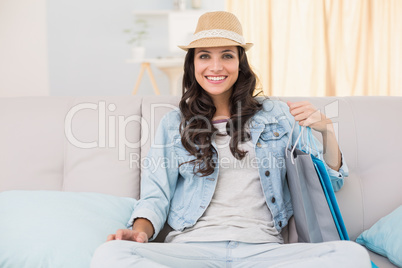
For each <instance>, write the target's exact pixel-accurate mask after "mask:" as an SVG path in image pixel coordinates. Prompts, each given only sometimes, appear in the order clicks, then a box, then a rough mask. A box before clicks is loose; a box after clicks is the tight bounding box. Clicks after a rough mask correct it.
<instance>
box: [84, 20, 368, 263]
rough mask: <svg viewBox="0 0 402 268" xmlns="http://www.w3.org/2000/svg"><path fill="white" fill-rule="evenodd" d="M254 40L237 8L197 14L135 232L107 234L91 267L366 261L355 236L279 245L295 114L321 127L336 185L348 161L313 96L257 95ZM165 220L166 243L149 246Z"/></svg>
mask: <svg viewBox="0 0 402 268" xmlns="http://www.w3.org/2000/svg"><path fill="white" fill-rule="evenodd" d="M251 46H252V44H249V43H245V42H244V38H243V36H242V29H241V25H240V22H239V21H238V20H237V18H236V17H235V16H234V15H233V14H231V13H228V12H211V13H206V14H204V15H203V16H201V17H200V19H199V21H198V25H197V29H196V31H195V34H194V39H193V41H192V42H191V43H190V44H189V45H188V46H182V47H181V48H182V49H184V50H187V51H188V52H187V55H186V59H185V64H184V77H183V97H182V99H181V101H180V105H179V106H180V111H172V112H170V113H169V114H167V115H166V116H165V117H164V118H163V119H162V121H161V123H160V125H159V129H158V131H157V134H156V137H155V143H154V144H153V146H152V148H151V149H150V152H149V154H148V158H150V159H151V160H153V161H149V163H154V166H151V167H149V168H147V169H144V170H143V176H142V183H141V200H139V202H138V204H137V206H136V208H135V210H134V213H133V215H132V219H131V221H132V222H133V227H132V230H130V229H127V230H118V231H117V232H116V234H112V235H109V236H108V238H107V240H108V242H106V243H105V244H103V245H102V246H101V247H100V248H99V249H98V250H97V251H96V253H95V255H94V258H93V261H92V267H232V266H234V267H237V266H239V267H324V266H325V267H331V266H333V267H370V262H369V258H368V254H367V252H366V251H365V250H364V249H363V248H362V247H361V246H359V245H357V244H355V243H353V242H346V241H338V242H328V243H321V244H283V238H282V236H281V230H282V228H283V227H285V226H286V225H287V223H288V220H289V218H290V217H291V216H292V213H293V211H292V206H291V202H290V194H289V189H288V187H287V184H286V179H285V172H286V170H285V166H284V161H283V160H284V151H285V146H286V143H287V141H288V139H289V138H291V139H292V140H293V141H294V140H295V139H296V137H297V135H298V132H297V131H295V132H294V133H291V126H292V124H293V122H294V120H296V121H298V122H299V124H300V125H303V126H310V127H311V128H313V129H315V130H317V131H319V132H321V133H322V134H323V143H324V152H325V153H324V159H325V161H326V163H327V165H328V171H329V174H330V176H331V180H332V181H333V184H334V188H335V189H336V190H338V189H339V188H340V187H341V186H342V184H343V176H345V175H346V174H347V167H346V166H345V163H344V162H343V160H342V157H341V153H340V150H339V147H338V144H337V141H336V138H335V135H334V131H333V126H332V123H331V121H330V120H328V119H326V118H325V116H324V115H323V114H321V113H319V112H318V111H316V110H315V108H314V107H313V106H312V105H311V104H310V103H308V102H295V103H291V102H288V104H287V105H286V104H285V103H282V102H280V101H273V100H270V99H267V98H265V99H264V98H262V99H257V98H255V97H253V92H254V89H255V85H256V76H255V74H254V73H253V72H252V70H251V68H250V66H249V64H248V62H247V56H246V54H245V51H246V50H248V49H249V48H250V47H251ZM159 160H162V161H159ZM157 164H158V165H157ZM166 220H167V222H168V224H169V225H170V226H171V227H172V228H173V231H171V232H170V233H169V234H168V236H167V237H166V241H165V242H169V243H146V242H148V240H152V239H154V238H155V237H156V235H157V234H158V233H159V231H160V230H161V229H162V227H163V225H164V223H165V221H166Z"/></svg>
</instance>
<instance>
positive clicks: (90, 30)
mask: <svg viewBox="0 0 402 268" xmlns="http://www.w3.org/2000/svg"><path fill="white" fill-rule="evenodd" d="M188 2H189V3H190V2H191V1H190V0H189V1H188ZM189 3H188V4H189ZM188 6H190V5H188ZM203 8H206V9H207V8H212V9H216V10H218V9H223V8H224V0H214V1H213V0H204V1H203ZM157 9H162V10H166V9H173V0H147V1H144V0H118V1H110V0H85V1H82V0H58V1H51V0H49V1H48V39H49V66H50V92H51V95H129V94H131V92H132V90H133V87H134V84H135V82H136V79H137V76H138V73H139V71H140V65H139V64H128V63H126V59H128V58H130V57H131V47H130V45H128V44H127V40H128V37H127V36H126V35H125V34H124V33H123V30H124V29H126V28H128V27H129V26H131V25H132V24H133V21H134V15H133V14H132V11H134V10H157ZM166 22H167V20H166V19H163V17H161V16H156V17H151V18H149V23H150V29H149V31H150V37H149V38H148V39H147V40H146V42H145V46H146V49H147V52H146V57H163V56H167V55H168V53H169V52H168V42H167V40H168V32H167V31H168V26H167V23H166ZM178 30H180V29H178ZM152 69H153V73H154V75H155V78H156V80H157V83H158V86H159V88H160V91H161V93H162V94H168V92H169V81H168V78H167V76H166V75H165V74H164V73H162V72H161V71H160V70H158V69H157V68H155V67H152ZM138 94H139V95H147V94H153V89H152V86H151V83H150V79H149V77H148V75H147V73H145V75H144V78H143V80H142V83H141V85H140V88H139V91H138Z"/></svg>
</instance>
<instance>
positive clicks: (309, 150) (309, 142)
mask: <svg viewBox="0 0 402 268" xmlns="http://www.w3.org/2000/svg"><path fill="white" fill-rule="evenodd" d="M295 125H296V120H295V121H294V122H293V125H292V130H291V131H290V135H289V139H288V143H287V144H286V150H285V154H286V157H287V156H288V149H289V145H290V141H291V140H292V133H293V131H294V128H295ZM300 128H301V130H300V134H299V136H298V137H297V139H296V141H295V144H294V145H293V148H292V150H291V156H290V159H291V161H292V164H294V157H293V153H294V151H295V149H296V146H297V145H299V148H300V147H301V146H300V143H299V140H300V138H301V137H303V130H304V129H307V140H305V141H304V142H305V146H303V148H304V147H307V149H306V152H307V153H308V154H312V146H314V149H315V151H316V152H317V155H318V158H319V159H321V154H320V151H319V150H318V147H317V144H316V142H315V140H314V136H313V133H312V132H311V128H310V127H300ZM303 138H304V137H303ZM300 150H301V148H300Z"/></svg>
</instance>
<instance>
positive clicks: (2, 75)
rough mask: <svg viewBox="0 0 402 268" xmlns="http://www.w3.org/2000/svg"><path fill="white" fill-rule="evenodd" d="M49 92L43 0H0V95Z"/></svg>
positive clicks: (44, 0)
mask: <svg viewBox="0 0 402 268" xmlns="http://www.w3.org/2000/svg"><path fill="white" fill-rule="evenodd" d="M43 95H49V73H48V58H47V40H46V0H0V97H17V96H43Z"/></svg>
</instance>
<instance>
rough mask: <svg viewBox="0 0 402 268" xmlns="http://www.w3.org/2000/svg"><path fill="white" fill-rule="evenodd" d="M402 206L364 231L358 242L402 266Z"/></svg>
mask: <svg viewBox="0 0 402 268" xmlns="http://www.w3.org/2000/svg"><path fill="white" fill-rule="evenodd" d="M401 222H402V206H400V207H398V208H397V209H395V210H394V211H393V212H392V213H390V214H388V215H387V216H385V217H383V218H381V219H380V220H379V221H378V222H376V223H375V224H374V225H373V226H372V227H371V228H370V229H369V230H366V231H364V232H363V233H362V234H361V235H360V236H359V237H358V238H357V239H356V242H357V243H359V244H362V245H364V246H366V247H367V248H368V249H370V250H371V251H374V252H376V253H378V254H380V255H382V256H384V257H387V258H388V259H389V260H390V261H391V262H392V263H393V264H395V265H396V266H398V267H402V254H401V252H402V225H401Z"/></svg>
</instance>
